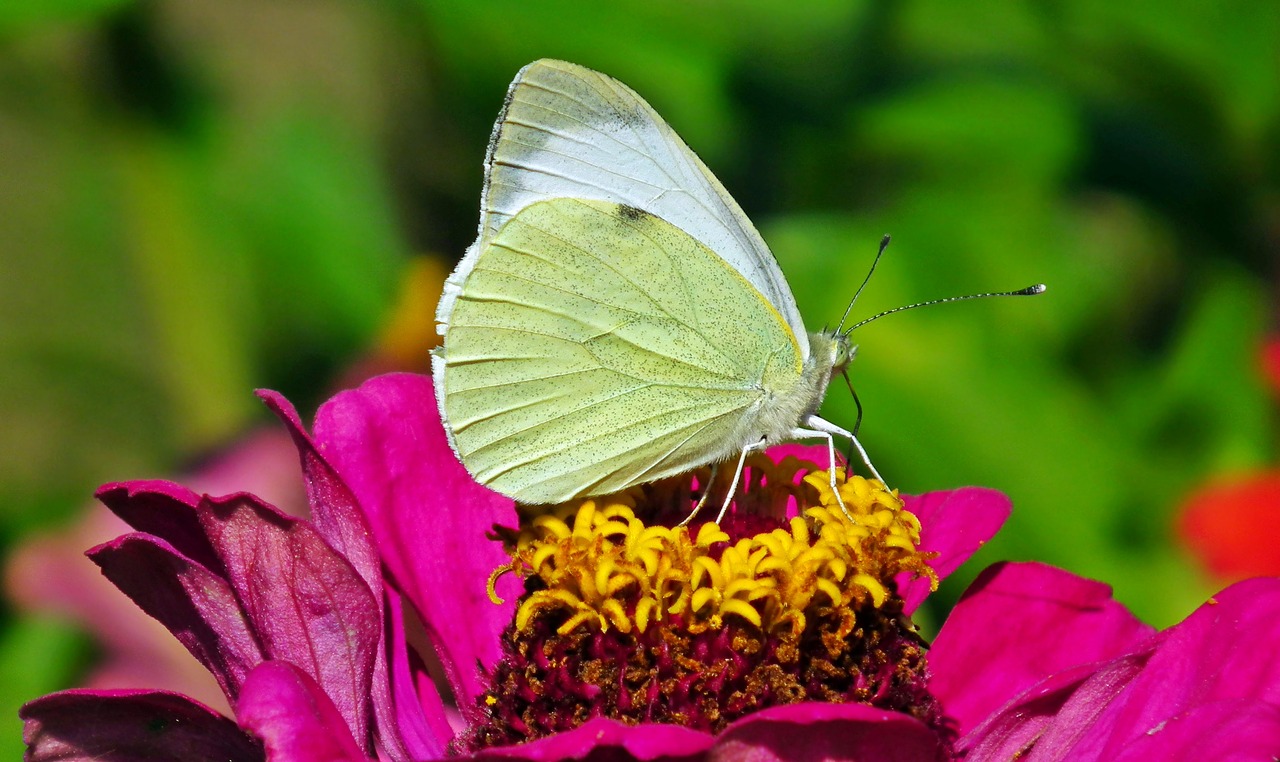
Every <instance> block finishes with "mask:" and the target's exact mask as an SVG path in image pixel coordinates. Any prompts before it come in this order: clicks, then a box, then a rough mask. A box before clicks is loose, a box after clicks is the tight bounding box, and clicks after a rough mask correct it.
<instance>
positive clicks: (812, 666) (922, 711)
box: [455, 455, 941, 751]
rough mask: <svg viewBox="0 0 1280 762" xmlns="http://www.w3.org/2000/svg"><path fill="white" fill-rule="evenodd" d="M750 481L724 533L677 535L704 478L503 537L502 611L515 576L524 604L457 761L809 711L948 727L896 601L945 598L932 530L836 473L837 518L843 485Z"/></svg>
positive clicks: (781, 471) (822, 474)
mask: <svg viewBox="0 0 1280 762" xmlns="http://www.w3.org/2000/svg"><path fill="white" fill-rule="evenodd" d="M749 463H750V468H749V469H748V471H747V474H746V478H745V479H744V482H745V484H746V487H745V489H744V490H743V491H741V492H740V493H739V495H737V496H736V499H735V501H734V505H733V510H732V511H730V512H729V513H728V515H727V516H726V518H725V520H724V521H723V522H722V524H716V523H714V522H709V521H708V522H705V523H701V524H695V525H693V526H690V527H684V526H677V525H673V524H674V522H671V521H667V520H666V518H668V517H671V516H676V517H683V515H684V514H685V513H687V510H688V507H689V506H690V505H691V503H690V502H689V500H690V499H691V498H692V494H693V486H692V485H693V481H692V480H693V479H694V478H697V479H700V480H703V481H699V483H701V484H705V483H706V481H705V479H706V476H707V475H706V473H705V472H704V473H702V474H699V475H696V476H695V477H690V476H685V477H684V479H685V483H684V485H683V487H680V485H676V487H675V488H673V486H672V485H671V484H663V483H657V484H655V485H645V486H642V487H638V488H633V489H632V490H630V491H628V492H626V493H622V494H617V495H611V496H607V497H603V498H591V499H584V500H577V501H574V502H571V503H566V504H563V505H558V506H553V507H550V508H542V509H541V510H538V509H532V508H522V509H521V510H522V513H521V521H520V526H519V527H518V528H515V529H499V532H498V534H499V536H500V538H501V539H502V541H503V544H504V547H505V548H506V550H507V552H508V554H509V555H510V562H509V563H507V564H505V565H504V566H502V567H501V568H499V569H498V570H496V571H495V572H494V575H493V577H491V579H490V585H489V589H490V593H491V595H492V591H493V583H494V581H495V580H496V579H497V578H498V577H499V576H501V575H503V574H515V575H517V576H518V577H520V578H521V579H522V580H523V582H524V594H523V595H522V596H521V598H520V600H519V601H518V606H517V610H516V615H515V618H514V620H513V621H512V622H511V624H510V625H509V626H508V628H507V630H506V632H505V633H504V646H503V647H504V658H503V660H502V661H501V662H500V664H499V665H498V667H497V669H496V670H495V673H494V674H493V675H491V676H490V677H491V689H490V690H489V692H487V693H486V694H485V695H484V697H483V698H482V700H481V702H480V710H481V712H482V714H484V715H485V716H486V717H488V718H489V721H487V722H483V723H480V724H478V725H477V726H475V727H474V728H473V730H472V731H471V732H470V733H469V734H468V736H467V737H465V738H463V739H459V742H458V743H457V744H455V746H456V747H457V750H458V751H468V750H476V749H480V748H485V747H488V746H492V745H497V744H509V743H515V742H519V741H525V740H531V739H534V738H538V737H542V736H543V735H547V734H549V733H554V732H561V731H564V730H567V729H571V728H573V727H576V726H577V725H579V724H581V723H582V722H585V721H586V720H587V719H590V718H591V717H595V716H607V717H612V718H614V719H619V720H622V721H630V722H675V723H679V724H682V725H685V726H688V727H694V728H700V729H704V730H708V731H711V732H715V731H718V730H719V729H721V728H723V727H724V726H725V725H727V724H728V723H729V722H732V721H733V720H734V719H737V718H738V717H741V716H743V715H744V714H746V713H749V712H752V711H757V710H759V709H763V708H766V707H768V706H774V705H779V704H787V703H795V702H798V701H835V702H848V701H854V702H863V703H869V704H872V705H875V706H880V707H882V708H887V709H894V710H897V711H906V712H909V713H912V714H914V715H916V716H918V717H920V718H921V719H922V720H924V721H926V722H930V723H934V722H937V723H941V719H940V718H941V711H940V709H939V708H938V706H937V703H936V702H935V701H933V700H932V698H931V697H929V695H928V693H927V691H926V690H925V687H924V686H925V660H924V655H925V646H924V643H923V641H922V640H921V639H920V637H919V636H918V635H917V634H916V632H915V629H914V626H913V625H912V624H911V622H910V620H909V619H908V618H907V617H906V616H905V615H904V614H903V612H902V600H901V598H899V597H898V593H897V585H898V580H899V579H901V578H902V575H908V576H914V577H920V578H926V579H929V580H930V581H931V583H932V584H933V585H934V586H936V584H937V576H936V575H935V573H934V572H933V570H932V569H931V568H930V567H929V563H928V562H929V560H930V558H931V557H932V554H930V553H926V552H922V551H920V550H919V543H920V524H919V522H918V521H917V520H916V518H915V516H914V515H912V514H911V513H910V512H909V511H907V510H906V509H905V508H904V507H903V503H902V501H901V499H899V497H898V496H897V494H896V493H894V492H892V491H889V490H887V489H885V487H884V486H883V485H882V484H880V483H879V482H877V481H871V480H866V479H863V478H862V477H859V476H850V477H847V478H846V476H845V475H844V474H843V473H841V472H837V473H836V480H835V482H836V489H837V490H838V491H839V495H840V499H839V500H837V499H836V496H835V493H834V492H833V491H832V488H831V478H830V475H829V473H828V472H826V471H816V470H813V468H814V467H813V464H810V463H808V462H806V461H803V460H798V459H796V458H794V457H788V458H784V459H783V460H782V461H780V462H778V463H775V462H774V461H773V460H771V459H769V458H768V457H766V456H764V455H759V456H756V457H755V458H754V459H752V460H751V461H749ZM682 490H683V491H682ZM673 495H675V497H674V498H673ZM841 503H843V506H844V507H843V508H842V507H841ZM709 512H710V511H709ZM642 517H650V518H648V520H647V521H646V520H644V519H642ZM652 517H656V519H655V518H652ZM677 520H678V519H677Z"/></svg>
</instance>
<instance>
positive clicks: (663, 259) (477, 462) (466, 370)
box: [434, 198, 803, 503]
mask: <svg viewBox="0 0 1280 762" xmlns="http://www.w3.org/2000/svg"><path fill="white" fill-rule="evenodd" d="M794 337H795V334H794V333H793V332H792V331H790V330H789V328H788V326H787V325H786V322H785V319H784V318H783V317H782V316H781V315H780V314H779V313H778V311H777V310H775V309H774V308H773V307H772V306H771V304H770V303H769V302H768V301H767V300H766V299H765V298H764V296H763V295H762V294H760V292H759V291H757V290H756V289H755V288H754V287H752V286H751V284H749V283H747V282H746V281H745V280H744V279H743V278H742V276H741V275H740V274H739V273H738V272H737V271H736V270H734V269H733V268H732V267H730V266H729V265H728V263H726V262H725V261H724V260H723V259H722V258H720V257H719V256H717V255H716V253H714V252H712V251H711V250H710V249H708V248H707V247H706V246H705V245H703V244H702V243H700V242H699V241H697V240H695V239H694V238H693V237H691V236H690V235H688V234H687V233H685V232H684V231H682V230H680V229H679V228H677V227H675V226H674V225H672V224H670V223H668V222H666V221H664V220H662V219H659V218H657V217H654V216H653V215H651V214H648V213H646V212H644V211H642V210H639V209H636V208H634V207H629V206H622V205H618V204H614V203H610V202H603V201H598V200H589V199H571V198H559V199H553V200H550V201H543V202H540V203H536V204H532V205H530V206H526V207H525V208H524V209H522V210H521V211H520V212H518V213H517V214H516V215H515V216H513V217H512V218H511V219H510V220H508V222H507V224H506V225H504V226H503V227H502V229H501V230H500V231H498V233H497V235H495V236H494V237H493V238H492V239H491V240H490V242H489V243H488V245H486V246H485V247H484V249H483V250H482V251H481V252H480V253H479V256H478V257H477V258H476V261H475V263H474V267H473V268H472V271H471V274H470V276H469V277H468V278H467V280H466V281H465V282H464V284H463V285H462V288H461V289H460V291H459V293H458V295H457V299H456V304H455V305H454V308H453V314H452V319H451V321H450V325H449V331H448V335H447V337H446V341H445V346H444V349H443V351H441V352H439V353H437V355H436V357H435V368H434V371H435V374H434V375H435V379H436V383H437V385H438V388H437V394H438V397H439V399H440V403H441V409H442V411H443V413H444V415H445V418H446V419H447V420H448V422H449V424H450V428H451V429H452V437H453V443H454V446H455V448H456V450H457V451H458V454H459V457H460V458H461V459H462V461H463V463H464V464H466V466H467V468H468V470H469V471H470V472H471V473H472V474H473V475H474V476H475V477H476V479H477V480H478V481H479V482H481V483H483V484H486V485H488V486H490V487H492V488H493V489H496V490H498V491H499V492H502V493H504V494H507V495H510V496H511V497H514V498H515V499H517V500H519V501H521V502H526V503H552V502H561V501H564V500H568V499H570V498H573V497H579V496H585V495H592V494H604V493H609V492H615V491H617V490H621V489H625V488H626V487H629V486H632V485H635V484H641V483H644V482H648V481H652V480H654V479H659V478H662V477H663V476H668V475H672V474H676V473H680V472H683V471H687V470H689V469H691V468H694V467H697V466H699V465H702V464H705V463H708V462H712V461H717V460H720V459H723V458H725V457H727V456H729V455H732V454H736V452H737V449H738V448H739V447H740V446H741V441H742V440H743V439H744V438H745V437H748V436H750V434H751V431H752V421H753V415H755V413H756V412H757V411H758V409H759V408H760V406H761V402H762V400H764V399H765V398H766V397H767V396H768V395H769V394H770V393H772V392H774V391H777V390H784V389H787V388H789V387H790V386H792V385H793V384H794V383H795V382H796V380H797V379H798V378H799V376H800V372H801V368H802V366H803V360H802V358H801V354H800V347H799V346H798V345H797V344H796V342H795V338H794Z"/></svg>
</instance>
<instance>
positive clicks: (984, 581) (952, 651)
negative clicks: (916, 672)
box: [929, 563, 1153, 735]
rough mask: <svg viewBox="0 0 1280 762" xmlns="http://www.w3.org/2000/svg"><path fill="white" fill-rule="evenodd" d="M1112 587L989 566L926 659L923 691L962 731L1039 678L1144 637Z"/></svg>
mask: <svg viewBox="0 0 1280 762" xmlns="http://www.w3.org/2000/svg"><path fill="white" fill-rule="evenodd" d="M1152 632H1153V630H1152V628H1150V627H1148V626H1147V625H1145V624H1143V623H1142V622H1140V621H1138V620H1137V618H1135V617H1134V616H1133V615H1132V614H1130V613H1129V612H1128V610H1126V609H1125V608H1124V607H1123V606H1121V605H1120V604H1119V603H1116V602H1115V601H1114V600H1112V598H1111V588H1110V587H1108V586H1106V585H1104V584H1102V583H1099V582H1094V581H1092V580H1087V579H1083V578H1081V577H1077V576H1075V575H1073V574H1070V573H1068V572H1065V571H1062V570H1061V569H1055V568H1053V567H1051V566H1046V565H1044V564H1036V563H1020V564H996V565H994V566H992V567H991V568H989V569H987V570H986V571H984V572H983V573H982V574H981V575H980V576H979V577H978V579H977V580H976V581H974V583H973V585H972V586H971V587H970V588H969V590H968V591H967V592H965V594H964V596H963V597H962V598H961V599H960V602H959V603H958V604H956V607H955V609H954V610H953V611H952V612H951V615H950V616H949V617H947V621H946V622H945V623H944V624H943V626H942V630H941V631H940V632H939V633H938V637H937V639H936V640H935V641H934V644H933V648H932V650H931V651H930V653H929V667H930V671H931V672H932V673H933V678H932V679H931V680H930V683H929V689H930V691H931V692H932V693H933V694H934V695H935V696H937V697H938V698H939V699H940V700H941V701H942V705H943V707H945V709H946V712H947V714H948V715H949V716H951V717H953V718H954V719H956V720H957V721H958V722H959V731H960V734H961V735H964V734H965V733H967V732H968V731H969V730H970V729H971V728H973V727H974V726H975V725H977V724H978V723H979V722H981V721H982V720H983V718H985V717H987V716H988V715H990V714H991V713H993V712H994V711H995V710H996V709H998V708H1000V707H1001V706H1002V705H1003V704H1004V703H1005V702H1007V701H1008V700H1009V699H1010V698H1012V697H1014V696H1017V695H1018V694H1020V693H1022V692H1023V691H1025V690H1027V689H1028V688H1030V687H1031V686H1033V685H1035V684H1036V683H1038V682H1039V681H1041V680H1043V679H1044V678H1046V677H1048V676H1050V675H1052V674H1054V673H1057V672H1061V671H1063V670H1066V669H1069V668H1071V667H1075V666H1078V665H1080V664H1088V663H1091V662H1097V661H1102V660H1105V659H1110V658H1114V657H1115V656H1117V655H1119V654H1121V653H1124V652H1126V651H1128V650H1130V649H1131V648H1132V647H1133V646H1134V645H1136V644H1137V643H1139V642H1141V641H1142V640H1143V639H1144V638H1146V637H1148V636H1150V635H1151V633H1152Z"/></svg>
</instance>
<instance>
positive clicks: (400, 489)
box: [315, 373, 518, 712]
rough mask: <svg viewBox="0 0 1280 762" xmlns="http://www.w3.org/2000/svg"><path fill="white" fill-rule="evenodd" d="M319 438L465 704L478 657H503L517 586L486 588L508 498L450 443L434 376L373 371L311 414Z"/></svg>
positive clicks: (499, 555)
mask: <svg viewBox="0 0 1280 762" xmlns="http://www.w3.org/2000/svg"><path fill="white" fill-rule="evenodd" d="M315 432H316V440H317V441H318V442H320V446H321V450H322V451H323V453H324V455H325V457H326V458H328V459H329V461H330V462H331V463H333V464H334V466H335V467H337V469H338V472H339V473H340V474H341V475H342V478H343V479H344V480H345V481H346V482H347V484H349V485H350V486H351V489H352V491H353V492H355V494H356V497H357V498H358V499H359V501H360V505H361V507H362V508H363V509H364V510H365V511H366V512H367V513H368V518H369V523H370V524H371V525H372V527H373V532H374V537H375V538H376V540H377V545H378V549H379V551H380V552H381V553H382V556H383V559H384V561H385V562H386V565H387V568H388V569H389V570H390V574H391V576H392V578H393V579H394V581H395V585H396V587H397V588H398V589H400V590H402V591H403V592H404V594H405V596H406V597H407V598H408V599H409V601H410V602H411V603H412V604H413V605H414V607H415V608H416V609H417V611H418V612H419V614H421V616H422V620H423V623H424V625H425V626H426V628H427V631H428V633H429V635H430V637H431V640H432V642H433V644H434V645H435V646H436V648H437V649H438V651H439V653H440V660H441V663H442V665H443V666H444V668H445V671H446V673H447V675H448V677H449V680H450V682H451V683H452V685H453V688H454V690H455V692H456V693H457V700H458V705H459V706H460V707H462V708H463V710H464V711H467V712H470V711H472V708H473V707H474V706H475V701H476V698H477V697H478V696H479V694H480V692H481V691H482V681H481V679H480V672H479V667H484V668H486V669H487V668H492V666H493V665H494V664H495V663H496V661H497V659H498V657H499V645H498V644H499V635H500V633H501V631H502V628H503V627H504V626H505V625H506V623H507V622H509V621H511V618H512V614H513V612H514V605H515V603H514V601H515V597H516V595H517V594H518V591H517V590H516V589H515V587H514V582H511V583H509V584H511V585H512V587H510V588H505V589H504V592H505V595H504V597H505V598H506V603H505V604H504V605H501V606H497V605H494V604H493V603H492V602H491V601H490V600H489V597H488V594H487V592H486V589H485V583H486V580H487V579H488V578H489V575H490V574H491V573H492V572H493V570H494V569H496V568H498V567H499V566H501V565H503V564H504V563H506V562H507V561H508V560H509V559H508V558H507V556H506V555H505V554H504V553H503V552H502V548H501V546H500V545H499V544H498V543H495V542H492V541H490V540H488V539H486V537H485V534H486V532H488V531H489V529H490V528H491V527H492V526H493V525H494V524H495V523H502V524H506V525H511V524H513V523H514V522H515V513H514V510H513V504H512V502H511V500H509V499H508V498H505V497H502V496H501V495H498V494H497V493H494V492H492V491H490V490H488V489H485V488H484V487H481V486H480V485H478V484H476V483H475V482H474V481H473V480H472V479H471V476H470V475H469V474H468V473H467V471H466V469H464V468H463V467H462V464H460V463H459V462H458V459H457V457H456V456H455V455H454V454H453V451H452V450H451V449H450V448H449V444H448V441H447V440H446V438H445V433H444V429H443V427H442V426H441V424H440V417H439V412H438V409H437V407H436V401H435V393H434V390H433V389H432V385H431V379H430V378H428V377H426V376H417V375H412V374H404V373H398V374H391V375H386V376H379V377H377V378H374V379H371V380H370V381H367V382H365V383H364V384H363V385H362V386H361V387H360V388H359V389H357V390H355V391H349V392H344V393H342V394H339V395H337V396H336V397H334V398H333V399H332V400H330V401H329V402H328V403H326V404H325V405H324V406H323V407H322V408H321V409H320V411H319V413H317V414H316V424H315Z"/></svg>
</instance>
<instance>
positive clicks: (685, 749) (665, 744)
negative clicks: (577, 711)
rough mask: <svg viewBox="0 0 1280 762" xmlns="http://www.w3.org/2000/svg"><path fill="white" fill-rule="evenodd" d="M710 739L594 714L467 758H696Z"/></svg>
mask: <svg viewBox="0 0 1280 762" xmlns="http://www.w3.org/2000/svg"><path fill="white" fill-rule="evenodd" d="M713 741H714V739H713V738H712V737H711V736H710V735H708V734H706V733H703V732H701V731H697V730H691V729H689V728H685V727H681V726H679V725H656V724H655V725H624V724H622V723H621V722H617V721H616V720H608V719H604V718H602V717H597V718H596V719H593V720H588V721H587V722H585V723H583V724H582V725H580V726H579V727H577V728H574V729H573V730H570V731H567V732H564V733H557V734H555V735H553V736H547V737H546V738H541V739H539V740H537V741H530V742H529V743H524V744H519V745H517V746H499V747H496V748H493V749H485V750H484V751H481V752H478V753H476V754H475V755H474V756H472V757H469V758H468V759H473V760H491V759H493V760H496V759H516V760H528V761H529V762H553V760H562V759H565V760H567V759H587V758H588V757H590V758H591V759H593V760H614V759H616V760H624V759H625V760H639V762H647V761H648V760H671V761H672V762H674V761H675V760H690V762H692V760H697V759H702V758H703V754H704V753H705V752H706V750H707V749H708V748H710V747H711V744H712V743H713Z"/></svg>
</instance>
